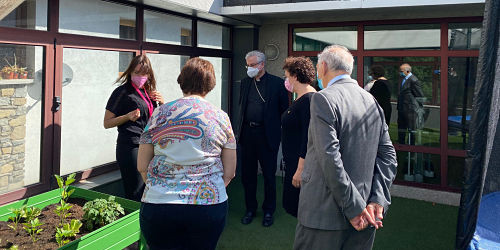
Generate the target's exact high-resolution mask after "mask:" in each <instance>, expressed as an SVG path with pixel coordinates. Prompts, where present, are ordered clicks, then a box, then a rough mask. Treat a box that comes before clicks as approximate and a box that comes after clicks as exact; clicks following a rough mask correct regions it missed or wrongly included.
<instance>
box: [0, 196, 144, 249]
mask: <svg viewBox="0 0 500 250" xmlns="http://www.w3.org/2000/svg"><path fill="white" fill-rule="evenodd" d="M70 188H71V189H75V192H74V193H73V194H72V195H71V198H82V199H85V200H88V201H90V200H94V199H97V198H103V199H108V197H109V196H110V195H108V194H103V193H99V192H95V191H90V190H86V189H81V188H77V187H70ZM60 200H61V197H60V194H59V190H58V189H55V190H52V191H49V192H46V193H43V194H39V195H36V196H33V197H30V198H27V199H24V200H20V201H16V202H14V203H10V204H8V205H5V206H2V207H0V220H1V221H7V220H8V218H9V216H10V215H11V214H12V213H11V212H10V211H9V208H19V207H21V206H23V205H26V206H28V207H38V208H40V209H42V208H44V207H46V206H48V205H51V204H56V203H59V201H60ZM115 201H116V202H118V203H120V205H122V207H123V208H124V209H125V211H127V212H128V213H129V214H127V215H126V216H124V217H122V218H120V219H119V220H117V221H115V222H113V223H111V224H108V225H106V226H104V227H101V228H99V229H97V230H95V231H93V232H91V233H89V234H86V235H85V236H83V237H81V238H79V239H76V240H74V241H72V242H70V243H68V244H67V245H65V246H63V247H61V248H59V249H65V250H66V249H68V250H69V249H88V250H94V249H123V248H124V247H127V246H129V245H130V244H132V243H134V242H136V241H139V240H140V244H139V249H145V245H146V244H145V240H144V239H143V238H142V236H141V228H140V225H139V208H140V206H141V203H139V202H136V201H131V200H127V199H123V198H120V197H116V199H115Z"/></svg>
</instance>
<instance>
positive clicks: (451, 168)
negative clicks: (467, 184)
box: [448, 156, 465, 188]
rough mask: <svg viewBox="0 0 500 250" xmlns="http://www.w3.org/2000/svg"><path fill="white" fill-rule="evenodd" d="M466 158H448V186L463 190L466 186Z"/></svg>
mask: <svg viewBox="0 0 500 250" xmlns="http://www.w3.org/2000/svg"><path fill="white" fill-rule="evenodd" d="M464 167H465V158H463V157H452V156H450V157H448V186H450V187H454V188H461V187H463V185H464Z"/></svg>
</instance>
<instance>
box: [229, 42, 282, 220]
mask: <svg viewBox="0 0 500 250" xmlns="http://www.w3.org/2000/svg"><path fill="white" fill-rule="evenodd" d="M245 60H246V64H247V66H246V67H247V75H248V77H245V78H243V79H242V80H241V88H240V89H241V92H240V101H239V104H240V105H239V106H240V114H241V115H240V117H239V118H240V120H239V121H238V122H237V124H238V125H239V130H238V136H237V138H238V139H239V142H240V144H239V147H238V150H240V156H241V179H242V182H243V189H244V191H245V205H246V213H245V215H244V216H243V218H242V219H241V223H242V224H245V225H246V224H250V223H251V222H252V220H253V218H254V217H255V215H256V212H257V161H258V162H259V163H260V166H261V168H262V174H263V176H264V202H263V203H262V210H263V211H264V218H263V220H262V225H263V226H265V227H269V226H271V225H272V224H273V221H274V219H273V214H274V211H275V210H276V176H275V174H276V168H277V154H278V149H279V145H280V141H281V114H282V113H283V112H284V111H285V110H286V109H287V108H288V94H287V91H286V89H285V86H284V85H283V79H281V78H279V77H277V76H274V75H271V74H269V73H267V72H266V70H265V61H266V56H265V55H264V53H262V52H260V51H251V52H248V53H247V54H246V56H245Z"/></svg>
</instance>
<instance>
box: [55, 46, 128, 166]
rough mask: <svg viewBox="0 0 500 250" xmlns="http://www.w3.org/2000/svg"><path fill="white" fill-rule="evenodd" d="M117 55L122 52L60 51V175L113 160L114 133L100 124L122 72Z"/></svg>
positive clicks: (115, 134)
mask: <svg viewBox="0 0 500 250" xmlns="http://www.w3.org/2000/svg"><path fill="white" fill-rule="evenodd" d="M120 53H124V52H115V51H101V50H85V49H70V48H65V49H64V50H63V72H62V74H63V76H62V79H63V89H62V125H61V127H62V128H61V129H62V131H61V133H62V135H61V137H62V139H61V174H62V175H65V174H69V173H72V172H77V171H81V170H85V169H89V168H92V167H95V166H99V165H102V164H106V163H109V162H113V161H115V160H116V159H115V145H116V138H117V136H118V133H117V130H116V128H113V129H104V127H103V126H102V121H103V118H104V111H105V108H106V103H107V101H108V99H109V97H110V95H111V93H112V92H113V90H114V89H115V88H116V87H117V86H118V85H117V84H115V83H114V82H115V81H116V79H117V78H118V77H119V75H120V72H123V71H125V68H120V67H123V66H120ZM129 53H130V52H129ZM130 54H132V53H130ZM127 66H128V65H127Z"/></svg>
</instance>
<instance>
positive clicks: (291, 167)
mask: <svg viewBox="0 0 500 250" xmlns="http://www.w3.org/2000/svg"><path fill="white" fill-rule="evenodd" d="M297 159H298V156H297ZM284 163H285V181H284V182H283V208H284V209H285V211H286V212H287V213H289V214H290V215H292V216H294V217H297V213H298V211H299V194H300V188H296V187H294V186H293V185H292V180H293V176H294V175H295V172H296V171H297V164H298V163H299V161H298V160H286V159H284Z"/></svg>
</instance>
